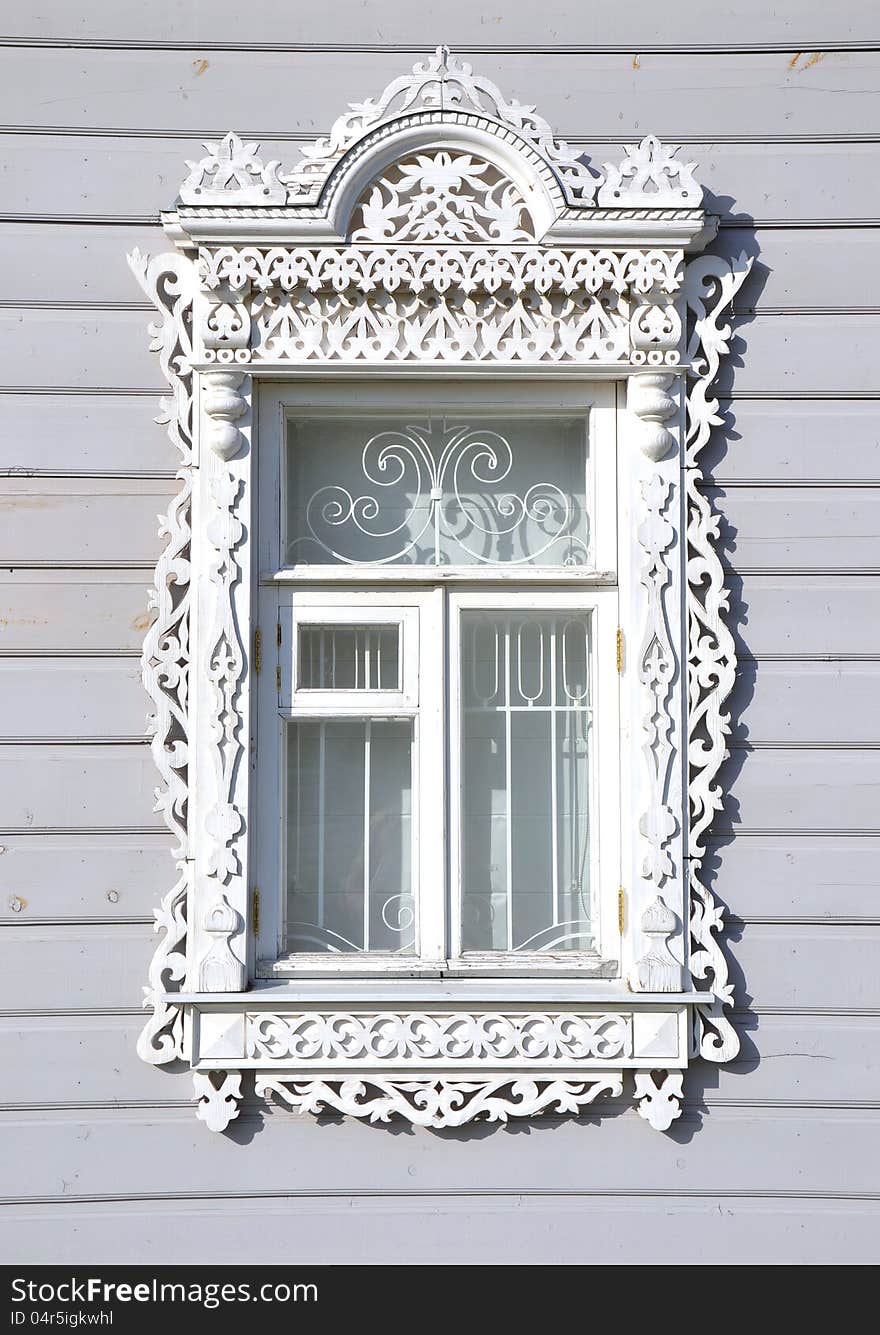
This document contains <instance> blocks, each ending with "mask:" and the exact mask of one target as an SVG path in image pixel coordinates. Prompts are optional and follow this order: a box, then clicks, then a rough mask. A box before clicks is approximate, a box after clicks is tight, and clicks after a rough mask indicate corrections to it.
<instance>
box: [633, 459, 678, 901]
mask: <svg viewBox="0 0 880 1335" xmlns="http://www.w3.org/2000/svg"><path fill="white" fill-rule="evenodd" d="M671 491H672V485H671V483H669V482H667V481H666V479H665V478H664V477H662V476H661V475H660V474H659V473H653V474H651V476H650V477H649V478H647V479H646V480H645V481H643V482H642V498H643V500H644V502H645V517H644V519H643V520H642V522H641V524H640V525H639V530H638V539H639V546H640V547H641V549H642V551H643V553H644V565H643V569H642V576H641V580H642V584H643V585H644V586H645V589H646V590H647V594H648V606H647V611H646V614H645V629H644V634H643V637H642V645H641V648H640V650H639V680H640V681H641V683H642V685H643V687H644V688H645V694H646V696H647V700H648V709H647V712H646V714H645V717H644V731H645V745H644V755H645V761H646V764H647V768H648V778H649V794H650V799H649V806H648V809H647V811H646V812H645V813H644V814H643V815H642V817H641V819H640V821H639V831H640V832H641V834H642V836H643V837H644V839H645V840H646V841H647V844H648V850H647V852H646V853H645V857H644V861H643V865H642V874H643V876H645V877H646V878H647V879H648V880H650V881H653V882H654V884H655V885H657V886H661V885H662V884H663V882H664V881H665V880H666V879H667V878H669V877H672V876H674V875H675V866H674V864H673V861H672V855H671V853H670V851H669V849H668V848H667V847H666V845H667V844H668V843H669V840H670V839H671V838H672V837H673V835H674V834H675V832H676V830H677V829H678V822H677V821H676V819H675V816H674V815H673V813H672V809H671V808H670V806H669V803H668V798H667V788H668V784H669V771H670V766H671V763H672V758H673V755H674V749H673V745H672V715H671V712H670V694H671V682H672V677H673V675H674V673H675V652H674V650H673V648H672V642H671V640H670V637H669V627H668V625H667V620H666V609H665V606H664V590H665V589H666V586H667V584H668V583H669V579H670V574H671V570H670V565H669V556H668V552H669V549H670V548H671V547H672V545H673V543H674V542H675V528H674V527H673V525H672V524H671V523H670V522H669V520H668V519H667V518H666V514H665V511H666V509H667V506H668V503H669V498H670V493H671Z"/></svg>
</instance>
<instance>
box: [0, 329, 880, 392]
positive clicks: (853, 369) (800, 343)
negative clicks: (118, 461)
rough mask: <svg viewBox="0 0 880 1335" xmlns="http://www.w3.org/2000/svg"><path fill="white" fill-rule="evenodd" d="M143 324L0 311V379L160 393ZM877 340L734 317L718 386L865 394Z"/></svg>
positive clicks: (879, 332) (859, 332) (864, 334)
mask: <svg viewBox="0 0 880 1335" xmlns="http://www.w3.org/2000/svg"><path fill="white" fill-rule="evenodd" d="M148 320H149V316H148V314H147V312H146V311H140V310H102V311H90V312H85V311H78V310H43V309H29V308H26V307H25V308H14V309H7V310H2V311H0V356H2V359H3V383H4V384H5V385H7V386H8V387H10V388H13V389H17V388H21V387H24V386H30V385H34V386H44V387H45V388H47V389H57V388H61V387H65V386H82V387H84V388H94V387H98V386H106V387H109V388H115V389H141V388H143V389H150V388H152V387H154V386H155V387H156V389H157V391H161V389H162V383H161V379H160V373H159V367H158V362H157V361H156V359H155V358H154V357H153V356H152V355H151V354H150V353H149V352H148V350H147V337H146V326H147V323H148ZM878 340H880V315H870V314H860V315H838V314H817V315H791V314H789V315H780V316H761V315H757V316H751V317H748V316H747V317H743V318H741V319H739V320H738V321H737V324H736V334H735V336H734V341H733V347H734V351H735V353H737V354H738V355H737V356H735V357H733V358H728V359H727V360H726V361H725V363H724V367H723V368H722V371H721V374H720V375H719V379H718V390H719V393H722V394H727V393H729V392H730V390H731V389H732V388H733V386H734V384H735V387H736V391H737V393H743V392H755V391H759V392H761V393H764V392H767V393H773V394H778V393H780V392H782V393H795V392H804V391H807V392H816V393H822V394H827V395H830V396H833V395H834V394H837V393H867V394H872V393H874V392H875V390H876V383H875V379H874V375H873V363H872V360H871V357H872V354H873V349H874V347H875V346H876V345H877V342H878ZM832 346H833V347H834V356H833V357H830V356H829V353H828V349H829V347H832ZM740 363H741V364H740Z"/></svg>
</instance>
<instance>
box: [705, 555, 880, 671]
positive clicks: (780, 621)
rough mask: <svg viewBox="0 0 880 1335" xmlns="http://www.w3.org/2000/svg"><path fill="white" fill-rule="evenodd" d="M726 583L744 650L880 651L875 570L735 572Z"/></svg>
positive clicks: (787, 652)
mask: <svg viewBox="0 0 880 1335" xmlns="http://www.w3.org/2000/svg"><path fill="white" fill-rule="evenodd" d="M727 584H728V588H729V589H730V593H731V599H730V601H731V625H732V626H733V627H734V628H735V633H736V637H737V640H738V643H739V649H740V653H741V654H754V655H756V656H760V655H763V654H785V655H786V656H789V657H798V656H800V655H804V654H809V655H817V654H818V655H820V656H826V655H830V656H832V657H834V658H838V657H841V656H844V657H845V656H846V655H848V654H878V653H880V625H878V622H877V619H876V618H875V616H874V615H873V609H875V608H876V607H877V599H878V597H880V579H878V577H877V576H875V575H852V576H851V575H826V574H816V575H813V574H810V575H800V574H794V573H792V574H790V575H776V574H751V573H750V574H748V575H739V574H735V573H732V574H730V575H729V576H728V579H727Z"/></svg>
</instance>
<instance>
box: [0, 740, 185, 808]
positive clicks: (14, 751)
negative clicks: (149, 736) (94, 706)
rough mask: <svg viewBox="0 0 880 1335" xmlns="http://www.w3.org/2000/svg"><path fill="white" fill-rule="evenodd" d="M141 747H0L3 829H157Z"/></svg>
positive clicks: (151, 780) (152, 777)
mask: <svg viewBox="0 0 880 1335" xmlns="http://www.w3.org/2000/svg"><path fill="white" fill-rule="evenodd" d="M157 784H158V776H157V773H156V768H155V766H154V764H153V758H152V755H151V754H150V749H149V747H148V746H146V745H136V744H125V743H122V744H118V745H110V746H107V745H105V746H98V745H95V746H91V745H89V746H63V745H55V744H53V743H46V744H44V745H41V746H10V745H6V746H3V745H0V811H2V813H3V814H2V817H0V820H2V822H3V828H5V829H10V830H15V829H25V830H27V829H34V830H40V829H77V828H79V827H82V826H84V827H86V828H87V829H113V828H114V827H121V828H123V829H127V828H131V827H135V828H142V827H143V828H150V827H161V824H162V818H161V816H159V815H158V814H156V813H154V812H153V809H152V808H153V805H154V792H155V789H156V787H157Z"/></svg>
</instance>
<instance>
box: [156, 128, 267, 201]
mask: <svg viewBox="0 0 880 1335" xmlns="http://www.w3.org/2000/svg"><path fill="white" fill-rule="evenodd" d="M204 147H205V148H206V149H207V150H208V151H207V156H206V157H204V158H201V159H200V160H199V161H198V162H187V164H186V165H187V167H189V176H187V178H186V180H185V181H184V182H183V185H182V186H181V187H180V201H181V203H182V204H283V203H284V202H285V200H286V199H287V190H286V188H285V187H284V185H283V184H282V183H281V181H280V180H279V179H278V168H279V166H280V165H281V164H280V163H278V162H269V163H267V164H266V166H263V163H262V162H261V161H260V159H259V158H258V157H257V150H258V148H259V147H260V145H259V144H256V143H251V144H246V143H244V142H243V141H242V140H241V139H239V137H238V135H237V134H233V133H231V132H230V133H229V134H227V135H224V137H223V138H222V139H221V140H219V141H218V143H216V144H211V143H206V144H205V145H204Z"/></svg>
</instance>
